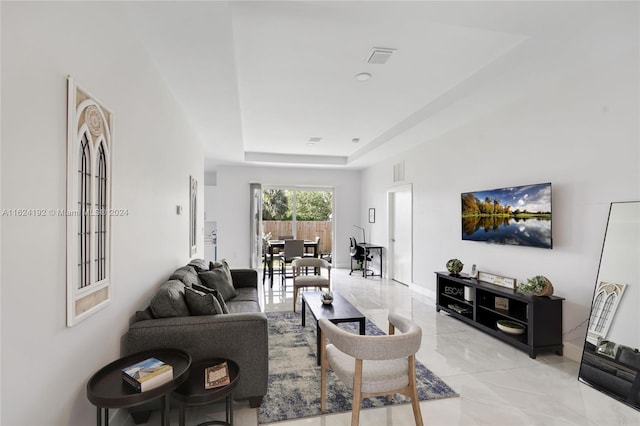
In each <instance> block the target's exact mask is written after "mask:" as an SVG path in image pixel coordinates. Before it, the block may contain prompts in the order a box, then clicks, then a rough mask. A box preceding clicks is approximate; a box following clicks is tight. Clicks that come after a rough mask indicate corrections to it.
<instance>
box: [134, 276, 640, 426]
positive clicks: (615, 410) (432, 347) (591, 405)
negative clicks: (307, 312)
mask: <svg viewBox="0 0 640 426" xmlns="http://www.w3.org/2000/svg"><path fill="white" fill-rule="evenodd" d="M354 275H355V274H354ZM332 282H333V289H334V291H337V292H339V293H340V294H342V295H343V296H345V297H346V298H348V299H349V300H350V301H351V302H352V303H353V304H354V305H355V306H356V307H357V308H358V309H360V311H361V312H363V313H364V314H365V315H366V316H367V318H369V319H371V320H372V321H374V322H375V323H377V324H378V325H379V326H380V327H381V328H382V329H383V330H384V329H386V328H387V322H386V318H387V313H388V312H389V310H392V311H395V312H398V313H400V314H402V315H405V316H407V317H409V318H412V319H413V320H414V321H416V322H417V323H418V324H420V326H421V327H422V330H423V340H422V347H421V349H420V351H419V352H418V359H419V360H420V361H421V362H422V363H423V364H424V365H425V366H426V367H427V368H429V369H430V370H431V371H433V372H434V373H435V374H437V375H438V376H439V377H440V378H442V379H443V380H444V381H445V382H446V383H447V384H449V386H451V387H452V388H453V389H454V390H455V391H456V392H457V393H459V394H460V397H459V398H451V399H444V400H437V401H428V402H422V403H421V410H422V416H423V419H424V423H425V425H514V426H515V425H518V426H519V425H634V426H638V425H640V412H638V411H636V410H633V409H631V408H630V407H627V406H626V405H624V404H621V403H619V402H617V401H615V400H613V399H611V398H609V397H607V396H605V395H603V394H601V393H599V392H597V391H595V390H593V389H592V388H590V387H589V386H586V385H584V384H582V383H580V382H578V380H577V375H578V363H576V362H574V361H571V360H569V359H567V358H563V357H560V356H557V355H554V354H549V355H539V356H538V357H537V358H536V359H535V360H532V359H530V358H529V356H528V355H527V354H526V353H524V352H522V351H519V350H516V349H514V348H512V347H511V346H509V345H507V344H504V343H502V342H500V341H498V340H496V339H494V338H492V337H490V336H488V335H486V334H484V333H482V332H480V331H478V330H475V329H473V328H471V327H469V326H467V325H466V324H464V323H462V322H460V321H457V320H455V319H453V318H450V317H449V316H447V315H446V314H444V313H442V312H441V313H436V311H435V307H434V301H433V300H431V299H429V298H427V297H424V296H423V295H421V294H418V293H416V292H414V291H412V290H411V289H409V288H408V287H406V286H404V285H401V284H398V283H395V282H393V281H388V280H385V279H380V278H379V277H376V278H368V279H364V278H362V277H357V276H349V274H348V270H344V269H342V270H340V269H334V270H333V271H332ZM264 296H265V306H266V310H267V311H287V310H291V307H292V297H293V295H292V292H291V285H290V283H289V285H288V288H287V291H282V288H281V287H280V283H279V280H276V283H274V287H273V289H270V288H268V287H267V288H265V289H264ZM223 409H224V408H223V405H221V404H216V405H212V406H207V407H198V408H193V409H189V410H188V411H187V422H188V424H189V425H195V424H197V423H200V422H204V421H208V420H215V419H222V418H224V411H223ZM174 411H175V410H174ZM171 421H172V424H177V413H176V412H172V420H171ZM350 422H351V413H343V414H335V415H327V416H321V417H316V418H305V419H299V420H291V421H286V422H280V423H277V424H278V425H286V426H301V425H305V426H325V425H331V426H334V425H335V426H341V425H349V424H350ZM149 424H159V422H158V418H157V415H154V416H152V418H151V420H150V422H149ZM234 424H235V425H237V426H254V425H257V413H256V409H251V408H249V406H248V404H247V403H236V404H234ZM360 424H361V425H362V426H381V425H386V426H391V425H394V426H404V425H413V424H414V422H413V413H412V411H411V407H410V405H408V404H407V405H404V406H398V407H393V408H381V409H368V410H363V411H362V412H361V415H360ZM131 425H133V422H132V421H131V419H130V418H129V419H128V422H127V423H126V426H131Z"/></svg>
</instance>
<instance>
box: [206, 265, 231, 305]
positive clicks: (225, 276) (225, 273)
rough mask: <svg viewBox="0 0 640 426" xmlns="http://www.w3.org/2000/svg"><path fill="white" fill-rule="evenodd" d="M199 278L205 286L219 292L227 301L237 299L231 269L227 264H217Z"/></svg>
mask: <svg viewBox="0 0 640 426" xmlns="http://www.w3.org/2000/svg"><path fill="white" fill-rule="evenodd" d="M198 277H199V278H200V280H201V281H202V283H203V284H204V285H205V286H207V287H209V288H213V289H216V290H218V291H219V292H220V293H221V294H222V298H223V299H224V300H225V301H229V300H231V299H233V298H234V297H236V289H235V288H234V287H233V281H232V280H231V272H229V268H228V266H226V265H225V264H222V263H220V262H216V263H215V264H214V269H212V270H210V271H206V272H200V273H199V274H198Z"/></svg>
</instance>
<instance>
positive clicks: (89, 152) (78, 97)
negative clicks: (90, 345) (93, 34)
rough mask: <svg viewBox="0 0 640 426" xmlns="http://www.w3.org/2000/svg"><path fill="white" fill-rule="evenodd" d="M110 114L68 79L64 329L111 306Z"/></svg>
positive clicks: (111, 143)
mask: <svg viewBox="0 0 640 426" xmlns="http://www.w3.org/2000/svg"><path fill="white" fill-rule="evenodd" d="M112 152H113V113H112V112H111V111H110V110H109V109H108V108H106V107H105V106H104V104H103V103H102V102H99V101H98V100H97V99H96V98H95V97H94V96H93V95H91V94H90V93H89V92H88V91H87V90H85V89H83V88H82V87H80V86H79V85H78V84H77V83H76V81H75V80H74V79H73V78H71V77H68V78H67V206H66V210H64V211H57V212H56V215H57V216H65V217H66V222H67V244H66V245H67V326H68V327H71V326H73V325H75V324H76V323H78V322H79V321H81V320H83V319H85V318H87V317H89V316H90V315H92V314H93V313H95V312H97V311H98V310H100V309H102V308H104V307H106V306H107V305H108V304H109V301H110V300H111V253H112V247H111V234H112V230H111V216H112V205H111V200H112V195H113V194H112V184H111V183H112V181H113V176H112V173H111V171H112V157H111V153H112Z"/></svg>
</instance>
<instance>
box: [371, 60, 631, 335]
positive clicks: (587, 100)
mask: <svg viewBox="0 0 640 426" xmlns="http://www.w3.org/2000/svg"><path fill="white" fill-rule="evenodd" d="M638 72H639V70H638V52H632V53H629V54H628V55H627V56H625V57H622V58H619V59H618V60H616V61H615V62H611V63H607V64H602V65H601V66H600V67H599V68H596V69H583V71H582V72H581V73H580V74H579V75H575V76H572V78H571V79H566V80H564V81H559V82H558V83H557V85H554V86H553V87H549V88H548V89H547V90H546V91H542V92H539V93H537V94H536V95H535V96H532V97H530V98H527V99H522V100H520V101H519V102H516V103H513V104H511V105H508V106H507V107H506V108H504V109H502V110H499V111H495V112H494V113H493V114H491V115H489V116H486V117H483V118H481V119H479V120H477V121H476V122H473V123H470V124H468V125H467V126H465V127H463V128H460V129H458V130H456V131H453V132H451V133H449V134H446V135H444V136H442V137H440V138H438V139H437V140H433V141H429V142H427V143H424V144H423V145H421V146H420V147H419V148H416V149H413V150H411V151H409V152H404V153H402V154H399V155H398V156H397V157H396V158H392V159H389V160H388V161H385V162H383V163H380V164H378V165H376V166H375V167H371V168H368V169H367V170H365V171H363V176H362V187H363V194H364V195H363V199H362V204H363V205H366V206H367V207H376V216H377V217H376V224H375V225H374V226H373V228H372V237H371V239H372V241H376V242H379V243H384V242H386V241H387V229H386V223H387V217H386V215H387V208H386V195H385V193H386V190H387V188H388V187H389V186H392V183H391V181H390V179H391V169H392V166H393V164H396V163H398V162H399V161H401V160H404V161H405V167H406V181H405V182H406V183H412V184H413V191H414V194H413V195H414V198H413V199H414V209H413V223H414V231H413V232H414V233H413V238H414V257H413V259H414V262H413V265H414V268H413V283H414V284H415V285H416V286H419V287H420V288H422V289H426V290H430V291H434V290H435V276H434V273H433V272H434V271H440V270H444V269H445V263H446V261H447V260H448V259H450V258H454V257H455V258H459V259H461V260H462V261H463V263H464V264H465V269H464V271H465V272H469V270H470V268H471V265H472V264H474V263H475V264H477V265H478V269H479V270H482V271H487V272H493V273H497V274H501V275H504V276H508V277H514V278H518V279H519V280H525V279H526V278H528V277H531V276H534V275H538V274H540V275H545V276H547V277H548V278H549V279H550V280H551V281H552V282H553V284H554V287H555V294H556V295H558V296H562V297H565V298H566V300H565V302H564V331H565V332H567V331H570V330H571V329H572V328H574V327H575V326H577V325H578V324H579V323H581V322H582V321H583V320H585V319H586V318H587V315H588V310H589V308H590V303H591V296H592V292H593V287H594V284H595V279H596V274H597V269H598V263H599V258H600V250H601V247H602V240H603V237H604V231H605V226H606V222H607V215H608V209H609V203H610V202H612V201H627V200H634V199H639V198H640V185H639V180H638V179H639V175H640V172H639V168H640V167H639V161H638V159H639V157H638V155H639V145H640V144H639V140H640V138H639V134H638V129H639V121H638V120H639V119H638V117H639V110H638V90H639V87H638V75H639V74H638ZM542 182H552V185H553V195H552V196H553V201H552V202H553V244H554V247H553V249H552V250H544V249H538V248H526V247H515V246H497V245H489V244H484V243H477V242H470V241H462V240H461V223H460V194H461V193H462V192H467V191H477V190H483V189H493V188H500V187H504V186H512V185H521V184H532V183H542ZM585 330H586V327H585V326H583V327H581V328H580V329H579V330H577V331H574V332H572V333H571V334H570V335H568V336H565V340H569V341H572V340H574V341H576V342H579V343H577V344H579V345H581V344H582V340H583V338H584V333H585Z"/></svg>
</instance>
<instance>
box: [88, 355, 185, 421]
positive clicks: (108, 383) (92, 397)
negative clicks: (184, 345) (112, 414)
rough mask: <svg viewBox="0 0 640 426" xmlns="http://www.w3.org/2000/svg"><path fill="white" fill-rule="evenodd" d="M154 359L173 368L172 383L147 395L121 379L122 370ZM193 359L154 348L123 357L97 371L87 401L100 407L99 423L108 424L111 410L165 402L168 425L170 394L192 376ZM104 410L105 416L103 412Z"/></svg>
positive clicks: (163, 418)
mask: <svg viewBox="0 0 640 426" xmlns="http://www.w3.org/2000/svg"><path fill="white" fill-rule="evenodd" d="M151 357H155V358H158V359H159V360H161V361H164V362H166V363H167V364H170V365H171V366H172V367H173V380H171V381H169V382H167V383H164V384H162V385H160V386H158V387H156V388H153V389H150V390H148V391H144V392H136V391H135V390H134V389H133V388H132V387H131V386H129V385H128V384H126V383H124V381H123V380H122V369H123V368H126V367H129V366H130V365H133V364H135V363H137V362H140V361H143V360H145V359H147V358H151ZM190 368H191V356H190V355H189V354H188V353H186V352H184V351H181V350H177V349H154V350H150V351H145V352H138V353H135V354H131V355H128V356H125V357H124V358H120V359H118V360H115V361H113V362H112V363H110V364H108V365H106V366H104V367H102V368H101V369H100V370H98V371H97V372H96V373H95V374H94V375H93V376H91V378H90V379H89V382H88V383H87V398H88V399H89V401H90V402H91V403H92V404H93V405H95V406H96V407H97V408H98V417H97V422H96V424H97V425H98V426H101V425H102V420H103V414H104V422H105V425H108V424H109V408H126V407H134V406H136V405H141V404H144V403H146V402H149V401H152V400H154V399H158V398H160V399H161V401H162V425H165V426H169V408H170V402H171V401H170V396H171V391H173V390H174V389H175V388H177V387H178V386H180V385H181V384H182V383H183V382H184V381H185V380H187V377H188V376H189V369H190ZM103 409H104V413H103V411H102V410H103Z"/></svg>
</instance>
